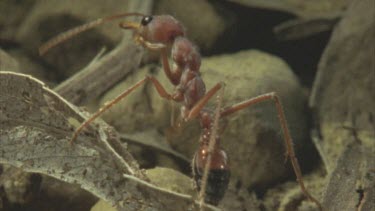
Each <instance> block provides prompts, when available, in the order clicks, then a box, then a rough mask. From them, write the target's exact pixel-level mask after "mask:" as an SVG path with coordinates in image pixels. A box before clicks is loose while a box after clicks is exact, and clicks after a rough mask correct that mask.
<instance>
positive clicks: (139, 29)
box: [120, 15, 185, 46]
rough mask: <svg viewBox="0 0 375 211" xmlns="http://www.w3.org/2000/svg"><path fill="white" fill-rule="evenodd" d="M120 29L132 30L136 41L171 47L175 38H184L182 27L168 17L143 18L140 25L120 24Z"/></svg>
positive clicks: (132, 23) (131, 23)
mask: <svg viewBox="0 0 375 211" xmlns="http://www.w3.org/2000/svg"><path fill="white" fill-rule="evenodd" d="M120 27H122V28H124V29H132V30H133V31H134V36H135V38H136V40H139V39H141V40H143V41H145V42H149V43H160V44H164V45H167V46H170V45H172V43H173V42H174V40H175V38H176V37H179V36H184V35H185V30H184V27H183V26H182V25H181V23H180V22H178V21H177V20H176V19H175V18H173V17H172V16H170V15H157V16H143V18H142V20H141V22H140V23H134V22H122V23H120Z"/></svg>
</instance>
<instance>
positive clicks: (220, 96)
mask: <svg viewBox="0 0 375 211" xmlns="http://www.w3.org/2000/svg"><path fill="white" fill-rule="evenodd" d="M223 95H224V88H222V89H221V92H220V93H219V94H218V95H217V105H216V109H215V113H214V122H213V123H212V126H211V136H210V140H209V142H208V150H207V151H208V152H207V162H206V165H205V166H204V171H203V176H202V184H201V185H202V186H201V190H200V191H199V199H200V200H199V204H200V209H201V210H203V204H204V199H205V194H206V188H207V180H208V174H209V172H210V166H211V162H212V154H213V152H214V148H215V147H216V144H217V143H216V141H217V130H218V128H219V120H220V110H221V104H222V101H223Z"/></svg>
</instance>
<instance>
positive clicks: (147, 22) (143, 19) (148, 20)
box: [141, 16, 153, 26]
mask: <svg viewBox="0 0 375 211" xmlns="http://www.w3.org/2000/svg"><path fill="white" fill-rule="evenodd" d="M152 19H153V17H152V16H145V17H143V18H142V21H141V24H142V26H146V25H147V24H149V23H150V22H151V21H152Z"/></svg>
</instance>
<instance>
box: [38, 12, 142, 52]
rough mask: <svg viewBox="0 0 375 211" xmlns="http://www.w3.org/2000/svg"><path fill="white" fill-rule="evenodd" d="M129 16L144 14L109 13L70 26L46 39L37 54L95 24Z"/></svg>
mask: <svg viewBox="0 0 375 211" xmlns="http://www.w3.org/2000/svg"><path fill="white" fill-rule="evenodd" d="M129 16H141V17H144V16H146V15H144V14H142V13H138V12H132V13H123V14H117V15H111V16H108V17H105V18H99V19H96V20H94V21H91V22H88V23H85V24H83V25H80V26H77V27H75V28H72V29H70V30H68V31H66V32H63V33H61V34H59V35H57V36H56V37H54V38H52V39H50V40H48V41H47V42H46V43H44V44H43V45H42V46H40V48H39V55H44V54H45V53H46V52H47V51H48V50H49V49H51V48H53V47H55V46H57V45H58V44H60V43H62V42H64V41H66V40H68V39H70V38H72V37H74V36H75V35H77V34H80V33H82V32H84V31H87V30H89V29H92V28H94V27H96V26H99V25H101V24H104V23H107V22H110V21H113V20H116V19H119V18H124V17H129Z"/></svg>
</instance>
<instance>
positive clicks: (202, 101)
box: [185, 82, 224, 121]
mask: <svg viewBox="0 0 375 211" xmlns="http://www.w3.org/2000/svg"><path fill="white" fill-rule="evenodd" d="M223 86H224V83H223V82H219V83H217V84H216V85H215V86H214V87H212V88H211V89H210V90H209V91H208V92H207V93H206V94H205V95H204V96H203V97H202V98H201V99H200V100H199V101H198V102H197V103H196V104H195V105H194V107H193V108H192V109H191V110H190V111H189V113H188V115H187V117H186V119H185V121H188V120H191V119H194V118H196V117H197V116H198V115H199V113H200V111H201V110H202V109H203V107H204V106H206V104H207V102H208V101H209V100H210V99H211V97H212V96H214V94H215V93H216V92H217V91H219V89H220V88H221V87H223ZM220 115H221V114H220Z"/></svg>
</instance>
